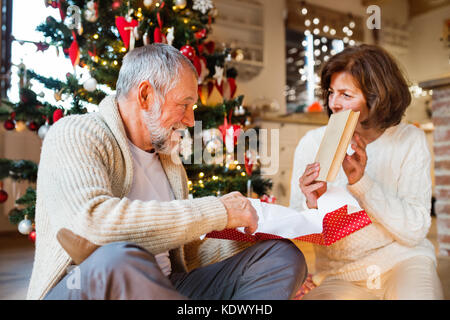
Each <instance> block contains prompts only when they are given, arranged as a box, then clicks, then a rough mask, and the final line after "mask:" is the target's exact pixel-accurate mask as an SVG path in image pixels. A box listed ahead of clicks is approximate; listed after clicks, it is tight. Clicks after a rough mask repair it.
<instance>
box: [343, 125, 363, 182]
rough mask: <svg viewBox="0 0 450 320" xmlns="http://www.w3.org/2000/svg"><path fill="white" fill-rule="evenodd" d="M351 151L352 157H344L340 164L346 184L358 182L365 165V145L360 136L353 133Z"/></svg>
mask: <svg viewBox="0 0 450 320" xmlns="http://www.w3.org/2000/svg"><path fill="white" fill-rule="evenodd" d="M353 137H354V141H353V142H352V149H353V150H355V153H353V155H351V156H349V155H346V156H345V158H344V161H343V162H342V167H343V169H344V172H345V174H346V175H347V179H348V184H354V183H356V182H358V181H359V180H360V179H361V178H362V176H363V175H364V171H365V169H366V164H367V153H366V145H367V144H366V143H365V142H364V140H363V139H362V138H361V136H360V135H359V134H357V133H355V135H354V136H353Z"/></svg>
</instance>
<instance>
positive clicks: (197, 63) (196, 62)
mask: <svg viewBox="0 0 450 320" xmlns="http://www.w3.org/2000/svg"><path fill="white" fill-rule="evenodd" d="M192 64H193V65H194V67H195V70H197V74H198V75H199V76H200V75H201V73H202V64H201V62H200V58H199V57H198V56H195V57H194V58H193V59H192Z"/></svg>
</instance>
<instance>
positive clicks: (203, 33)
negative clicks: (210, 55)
mask: <svg viewBox="0 0 450 320" xmlns="http://www.w3.org/2000/svg"><path fill="white" fill-rule="evenodd" d="M194 35H195V38H196V39H203V38H204V37H206V29H202V30H200V31H197V32H196V33H195V34H194Z"/></svg>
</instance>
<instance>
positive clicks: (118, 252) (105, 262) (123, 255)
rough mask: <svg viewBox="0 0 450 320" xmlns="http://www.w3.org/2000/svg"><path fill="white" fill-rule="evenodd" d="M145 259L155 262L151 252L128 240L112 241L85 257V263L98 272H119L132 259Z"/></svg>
mask: <svg viewBox="0 0 450 320" xmlns="http://www.w3.org/2000/svg"><path fill="white" fill-rule="evenodd" d="M139 258H141V259H145V260H149V261H152V262H154V263H156V260H155V257H154V255H153V254H151V253H150V252H148V251H147V250H145V249H144V248H142V247H140V246H138V245H136V244H134V243H130V242H113V243H109V244H106V245H104V246H101V247H100V248H98V249H97V250H95V251H94V252H93V253H92V255H91V256H90V257H89V258H88V259H86V261H85V263H87V264H88V265H89V266H92V267H93V268H95V269H96V271H100V272H107V273H108V272H112V271H114V272H121V271H123V270H124V269H125V268H126V267H127V266H129V265H130V264H131V263H132V261H133V260H136V259H139Z"/></svg>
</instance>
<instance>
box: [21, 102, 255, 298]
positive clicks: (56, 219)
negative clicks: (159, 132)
mask: <svg viewBox="0 0 450 320" xmlns="http://www.w3.org/2000/svg"><path fill="white" fill-rule="evenodd" d="M160 159H161V164H162V166H163V168H164V171H165V172H166V175H167V178H168V180H169V182H170V185H171V187H172V190H173V192H174V194H175V199H176V200H174V201H171V202H158V201H147V202H144V201H139V200H135V201H131V200H129V199H127V198H126V197H125V195H126V194H128V192H129V191H130V188H131V183H132V181H133V167H132V163H133V162H132V158H131V154H130V150H129V149H128V142H127V137H126V134H125V129H124V126H123V123H122V119H121V117H120V114H119V111H118V108H117V104H116V102H115V97H114V96H109V97H106V98H105V99H104V100H103V101H102V102H101V103H100V105H99V112H95V113H89V114H85V115H73V116H69V117H65V118H63V119H61V120H59V121H58V122H57V123H56V124H54V125H53V126H52V128H51V129H50V130H49V132H48V133H47V136H46V137H45V140H44V143H43V146H42V152H41V159H40V163H39V171H38V180H37V201H36V233H37V238H36V253H35V258H34V265H33V272H32V275H31V280H30V286H29V288H28V295H27V299H42V298H44V297H45V295H46V294H47V293H48V292H49V290H50V289H51V288H53V287H54V286H55V285H56V284H57V283H58V281H60V280H61V278H62V277H63V276H64V275H65V274H66V269H67V267H69V266H70V265H71V264H73V262H72V260H71V258H70V257H69V255H68V254H67V253H66V252H65V251H64V250H63V248H62V247H61V246H60V245H59V243H58V241H57V239H56V234H57V232H58V230H60V229H61V228H68V229H70V230H72V231H73V232H74V233H76V234H78V235H80V236H82V237H84V238H86V239H88V240H90V241H91V242H93V243H95V244H97V245H103V244H107V243H110V242H116V241H129V242H134V243H137V244H139V245H141V246H142V247H144V248H146V249H147V250H149V251H150V252H151V253H153V254H158V253H161V252H164V251H167V250H170V259H171V263H172V270H173V271H174V272H177V271H189V270H192V269H194V268H197V267H199V266H202V265H207V264H210V263H214V262H217V261H220V260H223V259H225V258H227V257H230V256H232V255H234V254H236V253H237V252H239V251H241V250H242V249H244V248H245V247H247V246H249V244H246V243H238V242H234V241H227V240H216V239H206V240H203V241H200V240H199V237H200V236H201V235H203V234H205V233H207V232H210V231H213V230H222V229H224V228H225V226H226V224H227V212H226V210H225V207H224V206H223V204H222V203H221V201H220V200H219V199H218V198H216V197H205V198H199V199H193V200H187V197H188V187H187V177H186V172H185V170H184V168H183V166H182V164H175V163H174V162H172V161H171V158H170V156H165V155H160Z"/></svg>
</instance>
